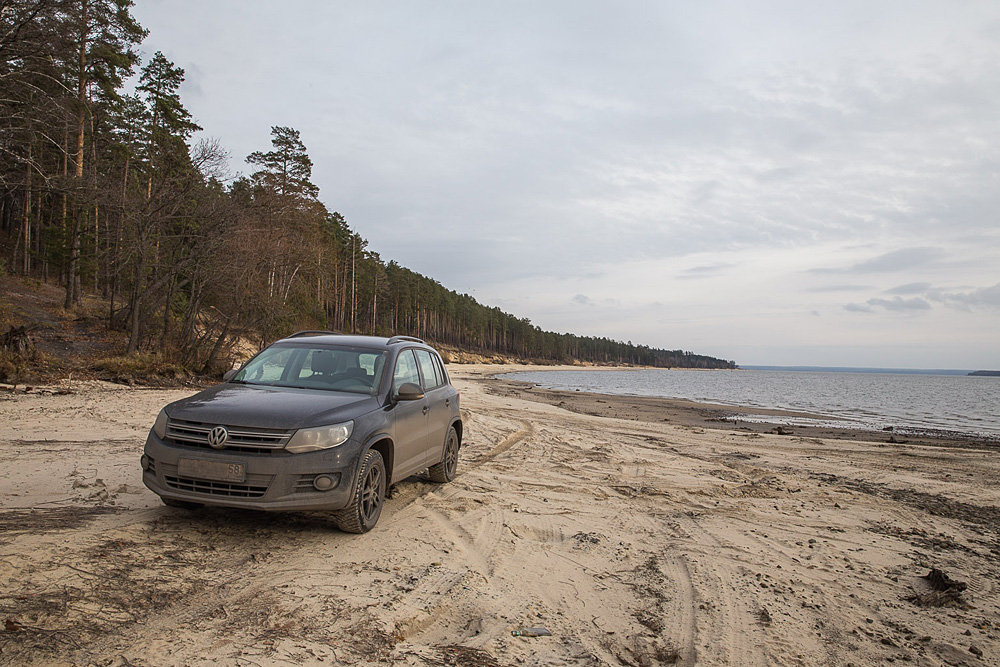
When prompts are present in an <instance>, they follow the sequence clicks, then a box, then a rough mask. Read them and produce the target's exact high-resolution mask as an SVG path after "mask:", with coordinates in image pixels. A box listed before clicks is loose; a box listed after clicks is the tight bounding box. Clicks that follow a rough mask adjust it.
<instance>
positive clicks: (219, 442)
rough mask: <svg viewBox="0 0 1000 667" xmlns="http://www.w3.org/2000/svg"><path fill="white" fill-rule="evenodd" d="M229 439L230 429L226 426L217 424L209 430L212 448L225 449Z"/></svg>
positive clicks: (209, 442)
mask: <svg viewBox="0 0 1000 667" xmlns="http://www.w3.org/2000/svg"><path fill="white" fill-rule="evenodd" d="M228 439H229V431H227V430H226V427H225V426H216V427H215V428H213V429H212V430H211V431H209V432H208V444H209V445H210V446H211V447H212V449H224V448H225V446H226V440H228Z"/></svg>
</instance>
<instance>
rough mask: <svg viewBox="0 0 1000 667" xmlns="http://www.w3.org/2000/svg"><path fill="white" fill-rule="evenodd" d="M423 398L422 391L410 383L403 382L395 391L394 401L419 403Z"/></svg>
mask: <svg viewBox="0 0 1000 667" xmlns="http://www.w3.org/2000/svg"><path fill="white" fill-rule="evenodd" d="M423 397H424V390H423V389H421V388H420V386H419V385H416V384H413V383H412V382H404V383H403V384H401V385H399V387H398V388H397V389H396V400H399V401H419V400H420V399H421V398H423Z"/></svg>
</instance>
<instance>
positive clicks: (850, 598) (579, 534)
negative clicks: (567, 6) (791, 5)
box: [0, 365, 1000, 667]
mask: <svg viewBox="0 0 1000 667" xmlns="http://www.w3.org/2000/svg"><path fill="white" fill-rule="evenodd" d="M524 368H525V367H513V366H492V365H491V366H476V365H464V366H463V365H452V366H450V367H449V372H450V373H451V374H452V376H453V379H454V381H455V384H456V386H457V387H458V388H459V389H460V390H461V392H462V407H463V413H464V417H465V423H466V439H465V441H464V443H463V448H462V451H461V460H460V464H459V474H458V476H457V478H456V479H455V481H454V482H452V483H451V484H447V485H444V486H438V485H435V484H432V483H430V482H429V481H428V480H427V479H425V478H423V477H421V476H417V477H413V478H410V479H408V480H405V481H404V482H402V483H400V484H398V485H397V486H396V487H395V488H394V489H393V492H392V497H391V498H390V499H389V500H388V501H387V504H386V508H385V511H384V512H383V514H382V517H381V520H380V522H379V524H378V526H377V527H376V528H375V530H374V531H372V532H370V533H367V534H364V535H348V534H344V533H340V532H337V531H336V530H335V529H334V528H333V525H332V521H330V520H329V519H328V518H327V517H325V516H323V515H322V514H301V515H287V514H264V513H256V512H243V511H234V510H217V509H204V510H199V511H196V512H188V511H184V510H179V509H174V508H167V507H165V506H163V505H162V504H161V503H160V501H159V499H158V498H157V497H156V496H154V495H153V494H152V493H150V492H148V491H147V490H146V489H145V487H144V486H143V485H142V483H141V481H140V470H139V466H138V457H139V455H140V453H141V450H142V445H143V442H144V439H145V435H146V432H147V431H148V429H149V427H150V425H151V424H152V422H153V419H154V417H155V416H156V413H157V411H158V410H159V409H160V408H161V407H162V406H163V405H165V404H166V403H168V402H170V401H172V400H175V399H177V398H181V397H183V396H186V395H190V394H191V393H193V391H194V389H169V390H166V389H137V388H128V387H123V386H119V385H113V384H108V383H100V382H75V383H65V384H63V385H59V386H54V387H51V388H47V389H46V390H44V391H40V390H37V389H36V390H33V391H31V392H29V393H23V392H22V391H21V390H19V391H18V392H12V391H9V390H7V391H2V392H0V507H2V510H0V617H2V619H3V625H2V626H0V663H2V664H4V665H67V666H68V665H79V666H89V665H101V666H108V667H128V666H135V667H139V666H149V667H153V666H157V667H159V666H181V665H209V664H218V665H260V666H265V665H266V666H271V665H288V664H297V665H311V664H332V665H336V664H357V665H390V664H398V665H413V666H419V665H463V666H484V667H489V666H494V665H505V666H506V665H626V666H642V667H645V666H647V665H660V664H676V665H695V664H698V665H837V666H846V665H857V666H860V665H885V664H888V663H892V662H904V663H909V664H916V665H995V664H1000V595H998V592H1000V580H998V577H1000V486H998V485H997V483H996V480H997V479H998V477H1000V460H998V457H997V452H996V449H995V447H994V448H991V447H988V446H985V445H984V446H979V445H977V444H976V443H972V442H969V443H964V442H955V441H948V442H944V441H942V442H935V441H923V440H921V441H908V442H891V441H889V438H890V436H888V435H881V434H872V436H871V437H868V436H859V435H857V434H854V435H853V436H851V437H848V436H845V435H844V434H840V435H838V434H837V433H822V432H815V431H809V430H800V429H798V428H796V429H792V430H791V431H790V432H788V433H787V434H784V435H782V434H779V433H777V432H774V431H776V430H777V429H776V428H775V427H774V426H773V425H758V426H756V427H753V428H751V427H749V426H747V425H738V424H731V423H727V422H720V421H718V417H719V414H717V410H718V408H712V407H710V406H698V405H694V404H689V405H685V402H683V401H675V402H669V401H659V400H657V399H648V400H644V401H638V402H637V401H636V400H634V399H622V398H612V397H601V396H593V395H576V396H574V395H572V393H571V392H565V394H566V395H553V394H551V393H549V394H545V393H544V392H540V391H539V390H535V389H527V388H525V387H524V386H522V385H516V384H512V383H509V382H505V381H499V380H493V379H491V378H492V376H493V375H494V374H496V373H499V372H505V371H512V370H521V369H524ZM22 389H23V388H22ZM638 404H641V406H640V407H641V409H640V407H636V406H637V405H638ZM754 412H755V413H760V411H759V410H755V411H754ZM776 417H778V415H776ZM706 420H707V421H706ZM876 436H877V437H876ZM866 438H867V439H866ZM932 570H933V571H936V572H937V573H938V574H937V575H936V576H935V577H931V578H930V579H928V578H927V575H928V574H929V573H931V572H932ZM526 628H545V630H546V631H547V632H548V633H550V635H549V636H541V637H518V636H512V632H514V631H518V630H523V629H526Z"/></svg>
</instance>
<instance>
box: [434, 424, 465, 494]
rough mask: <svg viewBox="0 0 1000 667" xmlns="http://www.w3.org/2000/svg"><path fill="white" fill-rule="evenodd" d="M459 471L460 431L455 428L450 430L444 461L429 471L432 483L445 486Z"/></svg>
mask: <svg viewBox="0 0 1000 667" xmlns="http://www.w3.org/2000/svg"><path fill="white" fill-rule="evenodd" d="M457 469H458V431H456V430H455V427H454V426H453V427H451V428H450V429H448V438H447V439H446V440H445V441H444V459H442V460H441V462H440V463H436V464H434V465H432V466H431V467H430V468H428V469H427V473H428V474H429V475H430V478H431V481H432V482H437V483H438V484H444V483H445V482H450V481H451V480H453V479H455V470H457Z"/></svg>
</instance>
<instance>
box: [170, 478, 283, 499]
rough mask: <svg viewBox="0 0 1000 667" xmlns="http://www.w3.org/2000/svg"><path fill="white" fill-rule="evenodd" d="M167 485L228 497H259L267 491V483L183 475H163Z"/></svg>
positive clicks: (173, 487) (178, 488)
mask: <svg viewBox="0 0 1000 667" xmlns="http://www.w3.org/2000/svg"><path fill="white" fill-rule="evenodd" d="M163 479H164V481H166V483H167V486H169V487H170V488H172V489H177V490H178V491H190V492H191V493H207V494H209V495H211V496H226V497H228V498H260V497H261V496H263V495H264V494H265V493H267V485H266V484H265V485H263V486H257V485H254V484H231V483H229V482H211V481H209V480H206V479H187V478H184V477H169V476H166V475H164V477H163Z"/></svg>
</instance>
